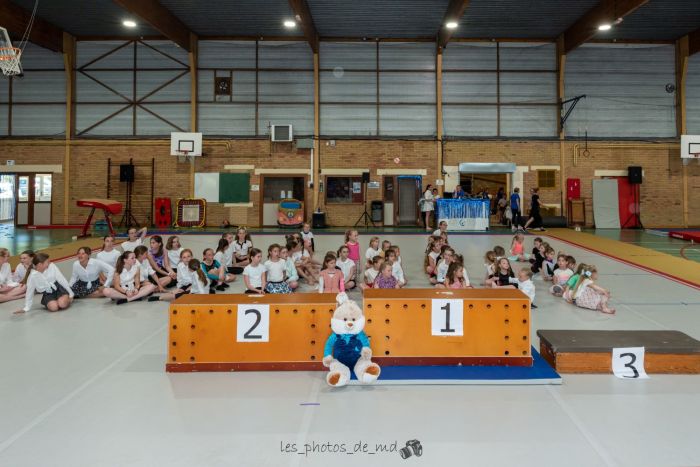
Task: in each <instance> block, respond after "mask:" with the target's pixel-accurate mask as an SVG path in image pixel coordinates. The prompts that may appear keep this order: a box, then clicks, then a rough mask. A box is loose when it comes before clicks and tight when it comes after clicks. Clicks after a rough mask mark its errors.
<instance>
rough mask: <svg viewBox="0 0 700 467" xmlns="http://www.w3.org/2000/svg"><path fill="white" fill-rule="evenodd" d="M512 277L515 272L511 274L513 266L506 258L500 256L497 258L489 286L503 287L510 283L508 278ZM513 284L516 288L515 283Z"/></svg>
mask: <svg viewBox="0 0 700 467" xmlns="http://www.w3.org/2000/svg"><path fill="white" fill-rule="evenodd" d="M514 277H515V274H513V268H512V266H511V265H510V261H508V258H501V259H499V260H498V263H497V267H496V273H495V274H494V275H493V279H492V281H491V287H494V288H496V287H499V286H501V287H503V286H507V285H510V284H511V282H510V280H511V279H512V278H514ZM513 285H514V286H515V287H516V288H517V285H516V284H513Z"/></svg>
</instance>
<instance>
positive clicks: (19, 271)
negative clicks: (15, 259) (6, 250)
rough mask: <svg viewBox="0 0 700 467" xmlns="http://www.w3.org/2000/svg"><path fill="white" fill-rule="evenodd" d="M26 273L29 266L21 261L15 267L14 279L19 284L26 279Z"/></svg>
mask: <svg viewBox="0 0 700 467" xmlns="http://www.w3.org/2000/svg"><path fill="white" fill-rule="evenodd" d="M26 274H27V268H25V267H24V264H22V263H19V264H18V265H17V268H16V269H15V272H14V273H13V274H12V279H13V280H14V281H15V282H17V283H18V284H19V283H20V282H22V281H23V280H24V276H25V275H26Z"/></svg>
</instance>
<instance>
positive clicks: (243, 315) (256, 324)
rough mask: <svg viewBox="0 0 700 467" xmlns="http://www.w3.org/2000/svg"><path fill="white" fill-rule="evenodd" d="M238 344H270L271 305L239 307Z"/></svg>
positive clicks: (242, 305) (244, 305)
mask: <svg viewBox="0 0 700 467" xmlns="http://www.w3.org/2000/svg"><path fill="white" fill-rule="evenodd" d="M236 342H270V305H257V304H241V305H238V320H237V323H236Z"/></svg>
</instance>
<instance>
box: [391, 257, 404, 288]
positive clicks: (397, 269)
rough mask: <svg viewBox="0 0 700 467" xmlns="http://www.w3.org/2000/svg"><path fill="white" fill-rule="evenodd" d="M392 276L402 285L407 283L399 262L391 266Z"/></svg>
mask: <svg viewBox="0 0 700 467" xmlns="http://www.w3.org/2000/svg"><path fill="white" fill-rule="evenodd" d="M391 275H392V276H394V277H395V278H396V280H397V281H398V282H400V283H402V284H405V283H406V278H405V277H404V275H403V268H402V267H401V263H399V262H398V261H396V262H394V263H393V264H392V265H391Z"/></svg>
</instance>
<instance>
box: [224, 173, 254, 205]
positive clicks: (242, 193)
mask: <svg viewBox="0 0 700 467" xmlns="http://www.w3.org/2000/svg"><path fill="white" fill-rule="evenodd" d="M249 201H250V174H249V173H235V174H231V173H220V174H219V202H220V203H247V202H249Z"/></svg>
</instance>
